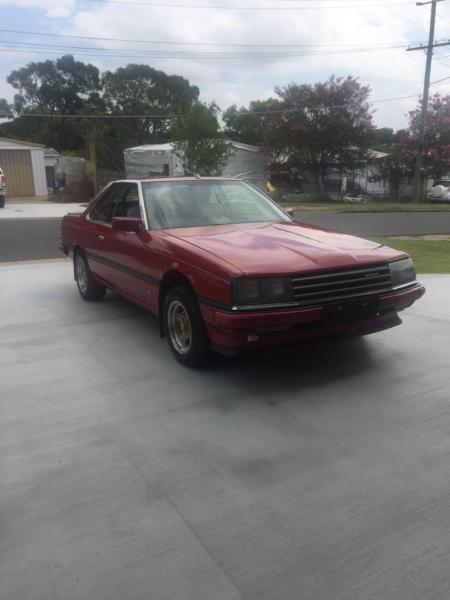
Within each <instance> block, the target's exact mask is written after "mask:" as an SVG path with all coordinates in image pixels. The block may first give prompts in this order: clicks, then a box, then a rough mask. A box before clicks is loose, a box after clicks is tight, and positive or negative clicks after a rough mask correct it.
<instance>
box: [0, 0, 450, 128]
mask: <svg viewBox="0 0 450 600" xmlns="http://www.w3.org/2000/svg"><path fill="white" fill-rule="evenodd" d="M429 19H430V8H429V6H416V3H415V2H414V1H412V0H109V1H106V0H0V29H6V30H14V31H23V32H33V35H31V34H29V33H23V34H19V33H11V32H7V31H0V97H4V98H7V99H8V100H11V99H12V97H13V94H14V90H13V88H12V87H11V86H10V85H9V84H8V83H7V82H6V77H7V75H8V74H9V73H10V72H11V71H12V70H13V69H17V68H20V67H22V66H25V65H26V64H27V63H29V62H31V61H34V60H45V59H48V58H50V59H54V58H56V57H57V56H60V55H62V54H69V53H70V54H73V55H74V56H75V57H76V58H77V59H78V60H83V61H84V62H90V63H92V64H94V65H96V66H97V67H98V68H99V69H100V71H106V70H111V69H114V68H116V67H118V66H123V65H126V64H128V63H131V62H134V63H146V64H150V65H151V66H152V67H155V68H157V69H161V70H163V71H165V72H166V73H169V74H178V75H182V76H184V77H186V78H187V79H189V81H190V83H191V84H193V85H197V86H198V87H199V88H200V91H201V95H200V99H201V100H203V101H207V102H210V101H212V100H214V101H215V102H216V103H217V104H218V105H219V106H220V107H221V108H222V109H225V108H227V107H228V106H230V105H231V104H237V105H238V106H246V105H248V103H249V102H250V101H251V100H256V99H266V98H269V97H270V96H274V95H275V92H274V87H275V86H281V87H282V86H285V85H288V84H289V83H292V82H295V83H315V82H317V81H324V80H326V79H327V78H328V77H329V76H330V75H333V74H334V75H337V76H346V75H353V76H355V77H358V78H359V79H360V81H361V82H362V83H364V84H365V85H369V86H370V87H371V90H372V92H371V100H372V101H373V102H374V104H373V110H374V111H375V114H374V120H375V123H376V125H377V126H379V127H392V128H394V129H398V128H402V127H405V126H407V122H408V111H410V110H412V109H413V108H414V107H415V106H416V105H417V103H418V95H420V94H421V91H422V87H423V74H424V67H425V53H424V52H423V51H417V52H407V51H406V46H407V45H408V44H417V43H425V42H426V40H427V37H428V27H429ZM38 33H39V34H46V35H36V34H38ZM47 34H58V35H59V36H84V37H86V38H92V37H94V38H110V39H109V40H105V39H103V40H100V39H77V38H76V37H58V36H52V35H47ZM111 38H115V39H117V38H119V39H121V40H128V41H123V42H119V41H115V40H111ZM448 38H450V0H449V1H442V2H440V3H439V4H438V19H437V21H436V39H437V40H439V41H440V40H445V39H448ZM129 40H133V41H129ZM144 42H145V43H144ZM27 44H28V45H27ZM55 46H56V48H55ZM390 46H399V47H397V48H389V47H390ZM356 50H357V51H356ZM361 50H364V51H361ZM151 52H153V55H152V54H151ZM155 53H159V54H155ZM227 53H231V54H234V56H231V57H230V56H225V57H224V55H225V54H227ZM108 54H109V56H107V55H108ZM277 54H278V56H277ZM280 54H281V55H282V56H280ZM286 55H287V56H286ZM446 77H449V79H448V80H447V81H443V82H440V83H437V84H435V85H433V86H432V91H435V92H439V93H441V94H450V46H449V47H443V48H439V49H436V52H435V57H434V61H433V71H432V77H431V79H432V81H436V80H440V79H443V78H446ZM414 94H416V95H417V96H415V97H413V98H405V99H397V100H393V101H387V102H379V101H380V100H385V99H390V98H397V97H399V96H408V95H414Z"/></svg>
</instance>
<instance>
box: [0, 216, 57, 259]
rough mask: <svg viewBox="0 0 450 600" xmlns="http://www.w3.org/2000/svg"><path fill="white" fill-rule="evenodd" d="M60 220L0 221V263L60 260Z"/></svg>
mask: <svg viewBox="0 0 450 600" xmlns="http://www.w3.org/2000/svg"><path fill="white" fill-rule="evenodd" d="M60 224H61V220H60V219H17V220H13V219H8V220H6V219H5V220H0V262H9V261H16V260H36V259H41V258H42V259H43V258H60V257H62V254H61V252H60V251H59V250H58V240H57V238H58V237H59V235H60V227H61V225H60Z"/></svg>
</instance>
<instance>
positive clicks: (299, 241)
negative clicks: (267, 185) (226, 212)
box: [167, 222, 404, 275]
mask: <svg viewBox="0 0 450 600" xmlns="http://www.w3.org/2000/svg"><path fill="white" fill-rule="evenodd" d="M167 233H169V234H170V235H171V236H173V237H175V238H178V239H180V240H183V241H184V242H185V243H188V244H191V245H192V246H196V247H197V248H199V249H201V250H203V251H205V252H207V253H208V254H209V255H214V256H216V257H218V258H220V259H221V260H222V261H226V262H227V263H229V264H231V265H233V266H234V267H235V268H237V269H239V270H240V271H241V272H242V273H243V274H244V275H282V274H286V275H289V274H294V273H299V272H303V271H315V270H322V269H335V268H341V267H343V268H347V267H352V266H358V265H362V264H374V263H382V262H387V261H389V260H395V259H397V258H401V257H402V256H404V255H403V254H402V253H399V252H397V251H395V250H392V249H390V248H388V247H386V246H380V244H378V243H376V242H371V241H368V240H364V239H361V238H358V237H355V236H352V235H347V234H344V233H339V232H336V231H331V230H325V229H321V228H318V227H313V226H310V225H303V224H300V223H296V222H292V223H257V224H239V225H213V226H206V227H187V228H178V229H171V230H167Z"/></svg>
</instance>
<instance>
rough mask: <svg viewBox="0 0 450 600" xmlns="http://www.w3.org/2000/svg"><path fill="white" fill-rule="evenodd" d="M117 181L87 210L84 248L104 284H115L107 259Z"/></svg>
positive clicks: (117, 191) (114, 271) (115, 202)
mask: <svg viewBox="0 0 450 600" xmlns="http://www.w3.org/2000/svg"><path fill="white" fill-rule="evenodd" d="M120 192H121V188H120V185H119V184H118V183H113V184H111V185H109V186H108V187H107V188H106V189H105V190H104V192H103V193H102V195H101V196H100V197H99V199H98V200H97V201H96V202H95V204H94V206H93V207H92V209H91V210H90V212H89V215H88V218H87V221H86V235H85V238H84V246H85V247H84V250H85V251H86V255H87V259H88V263H89V268H90V269H91V271H92V273H93V274H94V275H95V276H97V277H98V278H100V279H101V280H103V281H104V282H105V283H106V284H108V285H111V286H112V287H114V286H115V275H116V269H115V268H114V265H113V264H112V263H111V261H110V259H109V255H110V254H111V244H112V236H111V233H112V219H113V216H114V214H115V212H116V208H117V204H118V203H119V202H120Z"/></svg>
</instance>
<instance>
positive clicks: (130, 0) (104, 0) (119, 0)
mask: <svg viewBox="0 0 450 600" xmlns="http://www.w3.org/2000/svg"><path fill="white" fill-rule="evenodd" d="M88 1H89V2H99V3H101V4H126V5H133V6H154V7H160V8H186V9H202V10H242V11H244V10H276V11H279V10H283V11H288V10H302V11H304V10H329V9H332V10H333V9H343V8H352V9H354V8H372V7H378V6H391V7H392V6H401V5H407V4H409V5H410V6H411V5H413V4H414V3H413V2H411V1H410V0H401V1H399V2H392V1H391V2H373V3H372V2H371V3H370V4H369V2H367V3H366V4H341V5H337V4H328V5H325V4H322V5H315V6H242V5H235V4H234V5H231V4H230V5H218V4H216V5H206V4H167V3H165V2H164V3H163V2H138V1H135V0H88ZM327 1H328V2H329V0H327ZM348 1H349V0H347V2H348ZM369 1H370V0H369Z"/></svg>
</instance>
